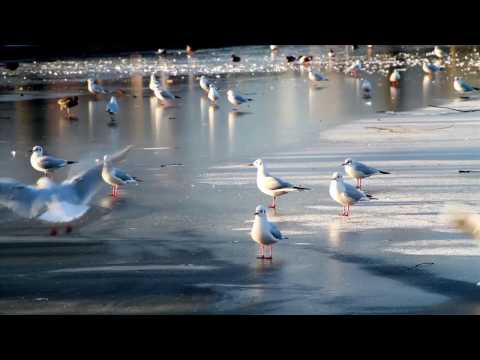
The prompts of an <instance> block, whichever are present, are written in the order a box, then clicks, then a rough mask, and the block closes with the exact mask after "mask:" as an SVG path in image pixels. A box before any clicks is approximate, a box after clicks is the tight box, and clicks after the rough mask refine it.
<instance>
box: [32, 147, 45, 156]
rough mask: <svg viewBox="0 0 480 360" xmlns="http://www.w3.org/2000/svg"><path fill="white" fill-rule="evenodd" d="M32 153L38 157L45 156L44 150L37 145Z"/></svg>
mask: <svg viewBox="0 0 480 360" xmlns="http://www.w3.org/2000/svg"><path fill="white" fill-rule="evenodd" d="M31 152H32V153H35V154H38V155H43V148H42V147H41V146H40V145H35V146H34V147H33V148H32V150H31Z"/></svg>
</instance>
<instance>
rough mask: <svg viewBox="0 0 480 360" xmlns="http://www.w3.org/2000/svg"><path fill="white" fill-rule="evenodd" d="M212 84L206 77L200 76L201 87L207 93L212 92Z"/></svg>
mask: <svg viewBox="0 0 480 360" xmlns="http://www.w3.org/2000/svg"><path fill="white" fill-rule="evenodd" d="M210 84H212V82H211V81H210V80H208V79H207V77H206V76H205V75H202V76H200V87H201V88H202V89H203V90H204V91H205V92H207V93H208V92H209V91H210Z"/></svg>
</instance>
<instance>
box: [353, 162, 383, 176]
mask: <svg viewBox="0 0 480 360" xmlns="http://www.w3.org/2000/svg"><path fill="white" fill-rule="evenodd" d="M355 170H357V171H360V172H362V173H364V174H365V175H373V174H376V173H378V170H377V169H375V168H372V167H370V166H367V165H365V164H362V163H359V162H357V163H355Z"/></svg>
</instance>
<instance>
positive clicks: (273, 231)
mask: <svg viewBox="0 0 480 360" xmlns="http://www.w3.org/2000/svg"><path fill="white" fill-rule="evenodd" d="M270 233H271V234H272V235H273V237H274V238H275V239H278V240H281V239H283V236H282V233H281V232H280V230H279V229H278V227H277V225H275V224H274V223H270Z"/></svg>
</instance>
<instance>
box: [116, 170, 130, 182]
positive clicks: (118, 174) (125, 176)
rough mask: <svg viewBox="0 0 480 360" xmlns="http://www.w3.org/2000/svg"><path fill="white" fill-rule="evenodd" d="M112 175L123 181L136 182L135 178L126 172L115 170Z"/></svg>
mask: <svg viewBox="0 0 480 360" xmlns="http://www.w3.org/2000/svg"><path fill="white" fill-rule="evenodd" d="M112 175H113V176H114V177H116V178H118V179H120V180H122V181H130V180H134V179H133V177H131V176H130V175H129V174H127V173H126V172H125V171H123V170H120V169H117V168H114V169H113V171H112Z"/></svg>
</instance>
